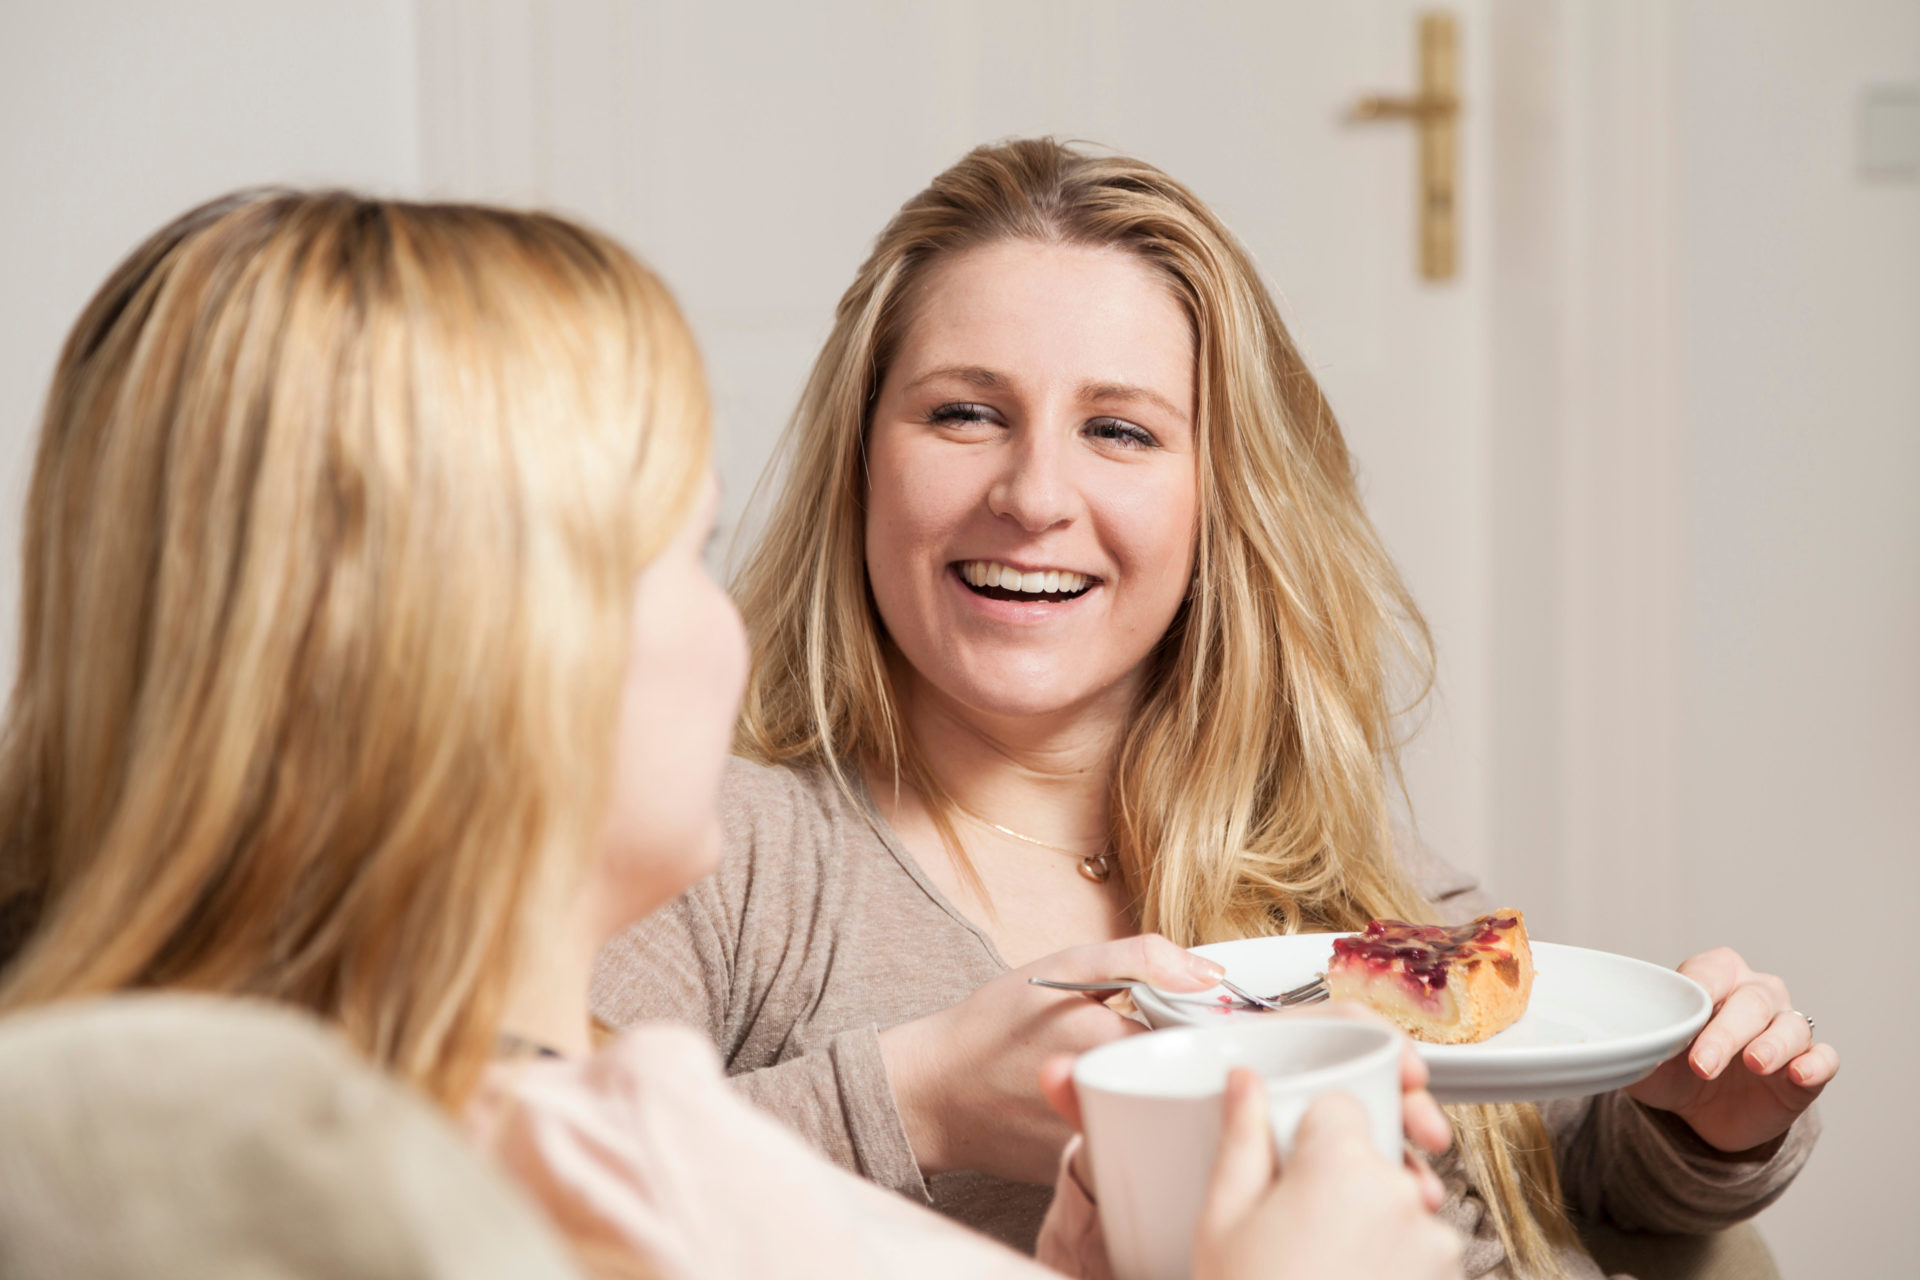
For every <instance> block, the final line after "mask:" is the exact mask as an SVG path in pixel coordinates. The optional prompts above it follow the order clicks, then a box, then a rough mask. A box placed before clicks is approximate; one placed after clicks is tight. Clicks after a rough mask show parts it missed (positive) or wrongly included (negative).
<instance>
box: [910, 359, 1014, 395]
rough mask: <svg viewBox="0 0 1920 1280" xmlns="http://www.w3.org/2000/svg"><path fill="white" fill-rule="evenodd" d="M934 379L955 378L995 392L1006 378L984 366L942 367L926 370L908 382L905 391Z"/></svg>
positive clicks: (1004, 383) (957, 365)
mask: <svg viewBox="0 0 1920 1280" xmlns="http://www.w3.org/2000/svg"><path fill="white" fill-rule="evenodd" d="M936 378H956V379H958V380H959V381H961V382H965V383H968V384H970V385H972V386H976V387H979V388H980V389H981V390H983V391H997V390H999V389H1000V388H1001V387H1004V386H1006V385H1007V379H1006V378H1004V377H1002V376H1001V375H1000V374H997V373H995V372H994V371H993V370H991V369H989V368H987V367H986V366H985V365H978V364H950V365H943V366H941V367H940V368H938V369H930V370H928V371H927V372H926V373H923V374H921V375H920V376H919V377H917V378H915V379H914V380H913V381H912V382H909V383H908V384H907V386H906V389H907V390H908V391H911V390H913V389H914V388H915V387H918V386H921V385H923V384H925V383H929V382H932V381H933V380H934V379H936Z"/></svg>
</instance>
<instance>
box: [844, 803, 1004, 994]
mask: <svg viewBox="0 0 1920 1280" xmlns="http://www.w3.org/2000/svg"><path fill="white" fill-rule="evenodd" d="M850 780H851V782H852V784H853V793H854V796H853V798H854V800H855V802H856V803H857V806H858V808H859V809H860V816H861V817H862V818H863V819H864V820H865V821H866V824H867V826H868V827H870V828H871V829H872V831H873V834H874V836H875V837H876V838H878V839H879V841H880V847H881V848H883V849H885V850H886V851H887V852H888V853H889V854H890V855H892V857H893V860H894V861H895V862H896V863H898V864H899V866H900V869H901V870H902V871H904V872H906V873H907V877H908V878H909V879H911V880H912V881H913V882H914V884H916V885H918V886H919V887H920V892H922V893H924V894H926V895H927V898H928V900H929V901H931V902H932V903H933V905H934V906H936V907H938V908H940V910H942V911H944V912H945V913H946V914H947V916H948V918H949V919H951V920H952V921H953V922H954V923H955V924H957V925H959V926H960V927H961V928H963V929H965V930H966V931H967V932H968V933H971V934H972V935H973V936H974V937H975V938H977V939H979V942H980V945H981V946H982V947H984V948H985V949H986V952H987V958H988V959H990V960H992V961H993V963H994V965H995V966H996V967H998V968H999V970H1000V972H1002V973H1011V972H1013V966H1012V965H1010V964H1008V963H1007V960H1006V957H1005V956H1003V955H1001V954H1000V948H999V947H998V946H997V945H996V944H995V943H994V941H993V939H992V938H991V937H990V936H988V934H987V931H986V930H985V929H982V928H981V927H980V926H979V925H978V924H976V923H975V922H974V921H973V920H972V919H970V918H969V917H968V916H967V914H966V912H964V911H962V910H960V908H959V907H957V906H955V905H954V904H953V902H952V900H951V899H949V898H948V897H947V895H946V894H944V893H942V892H941V891H940V886H938V885H936V884H935V883H934V882H933V878H932V877H931V876H929V875H927V873H926V870H925V869H924V868H923V867H921V865H920V860H919V859H918V858H916V857H914V856H913V853H912V851H911V850H909V849H908V848H907V846H906V844H905V843H904V842H903V841H902V840H901V839H900V835H899V833H898V832H896V831H895V830H894V829H893V824H892V823H890V822H888V821H887V819H886V815H884V814H882V813H881V812H880V806H879V805H878V804H876V803H874V799H873V792H872V791H871V790H870V789H869V788H868V786H867V777H866V774H865V773H864V772H863V771H861V770H858V769H856V770H854V771H853V773H852V777H851V779H850ZM836 789H837V788H836Z"/></svg>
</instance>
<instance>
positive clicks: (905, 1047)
mask: <svg viewBox="0 0 1920 1280" xmlns="http://www.w3.org/2000/svg"><path fill="white" fill-rule="evenodd" d="M938 1016H939V1015H938V1014H934V1015H932V1016H931V1017H927V1018H917V1019H915V1020H914V1021H912V1022H903V1023H901V1024H900V1025H898V1026H894V1027H888V1028H887V1029H886V1030H885V1031H882V1032H881V1033H880V1059H881V1061H882V1062H884V1063H885V1064H886V1068H887V1083H888V1085H889V1086H890V1087H891V1088H892V1090H893V1105H894V1108H895V1109H896V1110H897V1111H899V1113H900V1124H901V1126H902V1127H903V1128H904V1129H906V1131H907V1142H908V1143H909V1144H910V1145H911V1146H912V1147H913V1159H914V1163H916V1164H918V1165H919V1166H920V1176H921V1177H923V1178H927V1177H932V1176H933V1175H934V1174H936V1173H945V1172H947V1169H948V1163H947V1158H946V1150H947V1148H946V1142H945V1138H944V1134H945V1125H944V1123H943V1117H944V1111H943V1105H942V1104H943V1103H945V1104H948V1105H950V1103H951V1099H950V1098H948V1096H947V1090H946V1088H945V1086H943V1084H942V1083H941V1080H940V1070H939V1061H940V1059H939V1055H938V1054H936V1053H934V1052H932V1051H931V1048H930V1045H929V1044H928V1035H927V1032H928V1024H929V1023H930V1022H932V1021H933V1019H934V1018H937V1017H938Z"/></svg>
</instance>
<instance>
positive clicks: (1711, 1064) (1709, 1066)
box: [1693, 1049, 1720, 1079]
mask: <svg viewBox="0 0 1920 1280" xmlns="http://www.w3.org/2000/svg"><path fill="white" fill-rule="evenodd" d="M1693 1069H1694V1070H1695V1071H1697V1072H1699V1073H1700V1074H1701V1075H1703V1076H1706V1077H1707V1078H1709V1079H1711V1078H1712V1076H1713V1073H1714V1072H1716V1071H1718V1070H1719V1069H1720V1055H1719V1054H1718V1053H1716V1052H1715V1051H1714V1050H1712V1049H1702V1050H1701V1051H1700V1052H1699V1053H1697V1054H1695V1055H1694V1058H1693Z"/></svg>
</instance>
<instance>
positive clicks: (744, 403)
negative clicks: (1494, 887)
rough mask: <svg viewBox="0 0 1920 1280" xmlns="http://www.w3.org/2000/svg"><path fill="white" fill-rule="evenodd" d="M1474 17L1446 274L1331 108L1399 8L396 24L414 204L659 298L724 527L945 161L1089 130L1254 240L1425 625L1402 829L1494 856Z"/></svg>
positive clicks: (862, 1) (1394, 188)
mask: <svg viewBox="0 0 1920 1280" xmlns="http://www.w3.org/2000/svg"><path fill="white" fill-rule="evenodd" d="M1485 9H1486V5H1485V3H1484V2H1483V0H1473V2H1471V3H1461V4H1456V5H1454V6H1453V12H1455V13H1456V14H1457V15H1458V17H1459V19H1460V24H1459V29H1460V68H1461V96H1462V98H1463V99H1464V102H1465V108H1464V114H1463V117H1462V133H1461V137H1462V146H1461V149H1460V152H1461V156H1462V163H1463V171H1462V173H1461V175H1460V198H1459V202H1458V204H1459V210H1460V214H1461V223H1460V226H1461V231H1462V235H1461V244H1460V255H1459V261H1460V270H1459V273H1458V275H1457V276H1456V278H1454V279H1453V280H1451V281H1448V282H1445V283H1426V282H1423V281H1422V279H1421V276H1420V270H1419V263H1418V258H1417V252H1416V248H1417V240H1416V225H1415V216H1416V143H1415V137H1414V130H1413V128H1412V127H1411V126H1410V125H1407V124H1404V123H1399V124H1372V125H1355V124H1352V123H1349V122H1348V120H1347V116H1348V113H1349V111H1350V109H1351V107H1352V105H1353V103H1354V102H1355V100H1356V99H1357V98H1358V97H1359V96H1361V95H1362V94H1366V93H1373V92H1388V93H1394V94H1407V93H1410V92H1412V91H1413V89H1414V85H1415V79H1416V65H1417V44H1416V25H1417V19H1416V9H1415V6H1414V5H1413V4H1412V3H1410V2H1409V0H1368V2H1367V3H1342V4H1325V3H1319V2H1317V0H1289V2H1287V3H1259V4H1252V3H1244V2H1235V0H1208V2H1207V3H1198V4H1195V3H1188V4H1182V5H1179V6H1172V5H1165V4H1158V3H1145V2H1141V0H1135V2H1132V3H1114V2H1113V0H1048V2H1047V3H1035V2H1032V0H1027V2H1024V3H1023V2H1021V0H992V2H990V3H970V4H937V5H936V4H924V5H923V4H914V5H906V4H895V3H884V2H883V0H815V2H814V3H810V4H806V5H787V4H782V5H772V4H769V5H764V6H754V7H753V8H752V9H751V11H747V10H742V9H740V8H737V7H735V6H731V5H685V4H662V3H655V4H599V3H595V4H574V5H540V4H535V3H531V2H530V0H493V2H492V3H490V4H487V5H485V6H484V7H483V6H478V5H472V4H465V3H456V2H455V0H425V2H424V3H423V4H422V6H421V24H420V29H419V38H420V40H421V52H422V64H421V65H422V70H423V104H422V106H423V115H422V119H423V138H422V145H423V155H422V161H423V167H424V178H425V180H426V183H427V185H428V187H429V189H430V190H438V191H439V192H441V193H444V194H448V195H456V196H467V197H484V198H495V199H509V200H518V201H527V202H536V203H540V204H547V205H553V206H557V207H560V208H563V209H567V210H569V211H572V212H575V213H577V214H580V215H582V216H584V217H586V218H588V219H589V220H591V221H593V222H595V223H597V224H599V225H601V226H603V227H605V228H606V229H608V230H609V231H611V232H613V233H614V234H616V235H618V236H619V237H621V238H622V239H623V240H625V241H626V242H627V243H629V244H631V245H632V246H634V247H635V248H636V249H637V250H638V251H639V252H640V253H641V254H642V255H643V256H644V257H646V258H647V259H648V260H649V261H650V262H651V263H652V264H653V265H655V266H656V267H657V268H658V269H659V270H660V271H661V272H662V273H663V274H664V275H665V276H666V278H667V279H668V281H669V282H670V283H671V284H672V286H673V287H674V289H675V290H676V292H677V293H678V295H679V297H680V298H681V300H682V302H683V303H684V305H685V306H686V308H687V311H688V313H689V315H690V317H691V319H692V321H693V324H694V326H695V328H696V330H697V331H698V333H699V336H700V339H701V341H702V343H703V345H704V347H705V350H706V352H707V357H708V360H709V369H710V373H711V377H712V381H713V384H714V387H715V392H716V399H717V404H718V409H719V416H720V431H721V445H720V469H721V472H722V475H723V479H724V482H725V485H726V490H727V495H728V507H729V514H730V515H733V516H736V517H737V516H738V515H739V513H740V511H741V508H742V505H743V504H744V502H745V500H746V497H747V496H748V494H749V491H750V490H751V488H752V486H753V483H754V481H755V479H756V477H757V476H758V475H759V473H760V470H761V468H762V466H763V465H764V463H765V461H766V459H767V457H768V455H769V453H770V452H771V450H772V448H773V446H774V443H775V440H776V439H777V437H778V434H779V432H780V431H781V429H782V427H783V426H784V424H785V422H786V420H787V417H788V414H789V413H790V412H791V409H792V406H793V402H794V400H795V398H796V396H797V394H798V391H799V389H800V385H801V382H802V379H803V377H804V374H805V371H806V369H807V367H808V365H809V363H810V361H811V359H812V357H813V355H814V353H815V351H816V349H817V347H818V345H819V343H820V341H821V340H822V338H823V337H824V336H825V334H826V331H827V327H828V321H829V318H830V316H831V312H832V308H833V304H834V303H835V301H836V300H837V299H838V297H839V295H840V292H841V290H842V289H844V288H845V287H846V285H847V283H848V282H849V281H850V280H851V279H852V277H853V273H854V269H855V267H856V266H857V264H858V263H859V261H860V260H861V258H862V257H863V256H864V254H865V252H866V249H867V247H868V245H869V244H870V242H871V240H872V238H873V236H874V234H875V233H876V232H877V231H878V230H879V228H880V226H881V225H882V224H883V223H884V222H885V221H886V219H887V218H888V217H889V216H890V215H891V213H892V212H893V210H894V209H895V208H896V207H897V206H898V205H899V204H900V202H901V201H903V200H904V199H906V198H907V197H908V196H909V195H911V194H913V193H914V192H916V191H918V190H919V189H920V188H921V187H922V186H924V185H925V183H926V182H927V180H928V179H929V178H930V177H932V175H933V174H934V173H936V172H938V171H939V170H940V169H942V168H944V167H945V166H946V165H947V164H949V163H951V162H952V161H953V160H955V159H957V158H958V157H959V156H960V155H961V154H962V153H963V152H964V151H966V150H967V149H968V148H969V147H971V146H973V145H975V144H977V143H979V142H982V141H987V140H991V139H997V138H1002V137H1006V136H1011V135H1027V134H1043V133H1046V134H1054V135H1056V136H1059V137H1062V138H1080V139H1088V140H1092V141H1095V142H1098V143H1101V144H1105V145H1108V146H1111V147H1115V148H1118V149H1120V150H1123V151H1126V152H1130V153H1132V154H1135V155H1138V156H1140V157H1142V158H1144V159H1147V160H1149V161H1151V162H1153V163H1154V164H1157V165H1159V166H1160V167H1161V168H1163V169H1165V170H1167V171H1168V172H1169V173H1171V174H1173V175H1174V176H1175V177H1176V178H1179V179H1180V180H1181V181H1183V182H1185V183H1186V184H1187V185H1189V186H1190V187H1192V188H1193V189H1194V190H1195V191H1196V192H1198V193H1199V194H1200V196H1201V197H1202V198H1203V199H1206V200H1207V201H1209V202H1210V203H1211V204H1212V205H1213V206H1214V207H1215V208H1216V209H1217V210H1218V211H1219V212H1220V214H1221V216H1222V217H1223V218H1224V219H1225V221H1226V222H1227V224H1228V225H1229V226H1230V227H1232V228H1233V229H1234V230H1235V231H1236V232H1237V233H1238V234H1239V235H1240V236H1241V238H1242V239H1243V240H1244V241H1245V242H1246V243H1247V245H1248V246H1249V247H1250V248H1251V250H1252V251H1253V254H1254V256H1255V257H1256V258H1257V259H1258V261H1259V262H1260V264H1261V266H1262V268H1263V269H1264V271H1265V272H1266V274H1267V276H1268V279H1269V282H1270V283H1271V285H1272V286H1273V288H1274V289H1275V291H1276V293H1277V294H1278V295H1279V296H1280V298H1281V303H1282V307H1283V310H1284V312H1285V314H1286V316H1287V318H1288V322H1289V323H1290V325H1291V326H1292V327H1293V330H1294V335H1295V337H1296V338H1297V339H1298V340H1299V341H1300V342H1301V344H1302V345H1303V347H1304V348H1305V349H1306V351H1307V352H1308V354H1309V356H1310V358H1311V359H1312V361H1313V362H1314V365H1315V368H1316V370H1317V371H1318V373H1319V376H1320V377H1321V378H1322V379H1323V381H1324V383H1325V386H1326V389H1327V391H1328V393H1329V395H1330V396H1331V398H1332V401H1333V404H1334V406H1335V409H1336V411H1337V412H1338V413H1339V414H1340V415H1341V418H1342V421H1343V423H1344V425H1345V428H1346V432H1347V436H1348V439H1349V441H1350V442H1351V444H1352V446H1353V448H1354V450H1355V452H1356V454H1357V456H1358V459H1359V463H1360V467H1361V472H1362V482H1363V488H1364V491H1365V493H1366V495H1367V499H1368V505H1369V508H1370V510H1371V512H1372V514H1373V516H1374V519H1375V520H1376V522H1377V523H1378V525H1379V527H1380V529H1381V531H1382V533H1383V534H1384V536H1385V538H1386V541H1387V544H1388V546H1389V547H1390V549H1391V550H1392V551H1393V553H1394V554H1395V556H1396V558H1397V559H1398V561H1399V563H1400V566H1401V568H1402V569H1403V571H1404V572H1405V573H1406V575H1407V578H1408V580H1409V582H1410V584H1411V586H1412V588H1413V590H1414V592H1415V595H1416V598H1417V599H1418V600H1419V602H1420V603H1421V605H1422V607H1423V608H1424V609H1425V611H1426V613H1427V617H1428V619H1429V621H1430V622H1431V624H1432V626H1433V629H1434V633H1435V636H1436V639H1437V642H1438V646H1439V654H1440V664H1441V665H1440V678H1441V683H1440V698H1439V700H1438V701H1437V703H1436V704H1435V705H1434V706H1433V708H1432V709H1431V711H1430V714H1429V716H1428V721H1429V722H1428V725H1427V728H1426V730H1425V731H1424V732H1423V733H1422V734H1421V736H1420V738H1419V739H1418V741H1417V742H1416V744H1415V747H1414V749H1413V750H1412V752H1411V753H1410V756H1409V762H1408V765H1409V767H1408V774H1409V784H1410V790H1411V792H1412V795H1413V798H1414V803H1415V808H1416V815H1417V818H1418V821H1419V824H1420V827H1421V830H1422V832H1423V834H1424V835H1425V836H1426V837H1427V839H1428V840H1429V841H1430V842H1431V843H1432V844H1433V845H1434V846H1435V847H1436V848H1438V849H1440V850H1442V851H1444V852H1445V853H1447V854H1448V855H1450V856H1451V857H1453V858H1455V859H1456V860H1459V861H1461V862H1463V863H1465V864H1467V865H1469V866H1471V867H1475V868H1482V867H1484V862H1485V858H1486V855H1487V850H1488V846H1489V838H1490V830H1489V828H1490V811H1491V805H1492V794H1491V790H1492V788H1491V782H1490V778H1489V773H1488V756H1489V733H1490V728H1491V725H1490V720H1491V703H1490V681H1489V654H1490V652H1491V635H1490V628H1491V618H1492V600H1491V589H1492V584H1491V581H1490V576H1491V571H1492V563H1493V557H1492V552H1491V534H1492V530H1491V517H1490V509H1491V501H1490V494H1489V485H1490V479H1489V477H1490V474H1491V468H1490V461H1489V453H1490V439H1489V430H1488V401H1489V390H1488V386H1487V380H1488V377H1489V373H1488V370H1489V361H1488V358H1487V357H1488V328H1489V319H1488V314H1489V313H1488V307H1487V305H1486V300H1487V285H1486V276H1487V273H1486V271H1485V270H1484V263H1485V261H1486V258H1487V254H1486V252H1485V248H1486V230H1485V229H1486V228H1487V226H1488V225H1489V219H1488V217H1487V212H1486V204H1487V201H1486V188H1487V183H1486V181H1485V178H1484V173H1485V166H1484V163H1483V157H1484V155H1485V151H1486V148H1485V145H1484V144H1485V141H1486V138H1487V126H1486V113H1485V112H1484V111H1483V110H1480V109H1479V108H1480V106H1481V104H1482V103H1484V102H1485V100H1486V98H1487V93H1486V92H1485V87H1486V86H1487V85H1488V83H1489V76H1488V74H1487V64H1488V58H1487V56H1486V45H1487V42H1486V39H1485V25H1486V24H1485V22H1484V20H1483V18H1484V12H1485Z"/></svg>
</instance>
